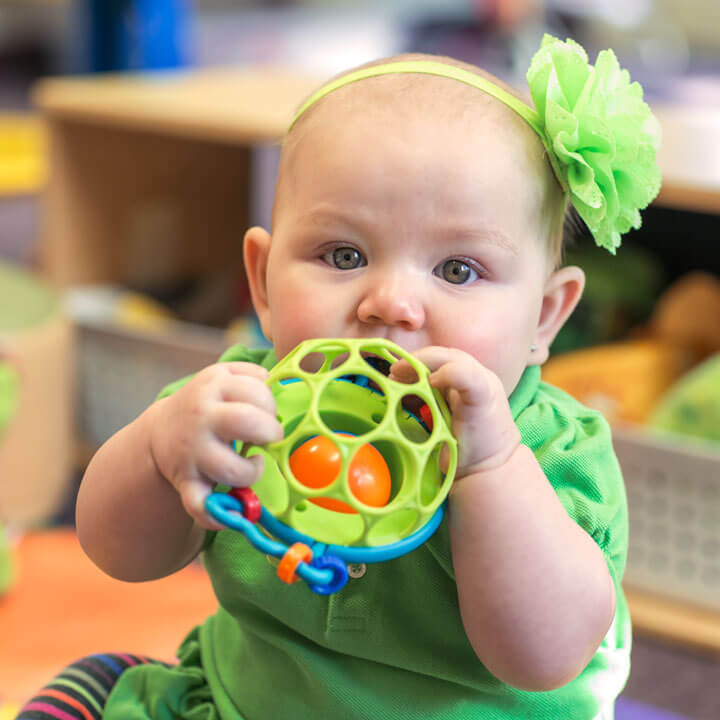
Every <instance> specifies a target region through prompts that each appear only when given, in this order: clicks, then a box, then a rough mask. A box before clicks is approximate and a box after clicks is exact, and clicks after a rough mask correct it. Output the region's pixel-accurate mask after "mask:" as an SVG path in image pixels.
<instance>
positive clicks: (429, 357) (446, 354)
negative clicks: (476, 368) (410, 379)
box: [413, 345, 477, 372]
mask: <svg viewBox="0 0 720 720" xmlns="http://www.w3.org/2000/svg"><path fill="white" fill-rule="evenodd" d="M413 356H414V357H415V358H417V359H418V360H419V361H420V362H421V363H423V365H425V366H426V367H427V368H428V369H429V370H430V372H433V371H435V370H437V369H438V368H440V367H442V366H443V365H446V364H447V363H449V362H453V361H462V360H468V361H472V362H477V361H476V360H474V358H472V357H471V356H470V355H468V354H467V353H466V352H463V351H462V350H456V349H455V348H448V347H443V346H442V345H427V346H426V347H424V348H421V349H420V350H416V351H415V352H414V353H413Z"/></svg>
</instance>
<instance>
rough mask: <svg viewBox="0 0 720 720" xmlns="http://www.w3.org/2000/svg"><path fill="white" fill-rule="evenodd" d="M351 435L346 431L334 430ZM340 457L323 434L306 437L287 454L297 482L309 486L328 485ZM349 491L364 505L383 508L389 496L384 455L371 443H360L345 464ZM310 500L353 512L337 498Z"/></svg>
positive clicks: (339, 462)
mask: <svg viewBox="0 0 720 720" xmlns="http://www.w3.org/2000/svg"><path fill="white" fill-rule="evenodd" d="M337 434H338V435H344V436H345V437H352V436H351V435H349V434H348V433H337ZM341 467H342V456H341V455H340V450H339V449H338V447H337V445H335V443H334V442H333V441H332V440H331V439H330V438H327V437H325V436H324V435H317V436H316V437H314V438H310V439H309V440H306V441H305V442H304V443H303V444H302V445H300V446H299V447H298V448H296V449H295V450H294V451H293V452H292V454H291V455H290V469H291V470H292V473H293V475H294V476H295V477H296V478H297V480H298V482H299V483H301V484H302V485H304V486H305V487H308V488H323V487H327V486H328V485H331V484H332V483H333V482H334V480H335V478H337V476H338V474H339V473H340V468H341ZM348 483H349V485H350V492H352V494H353V495H354V496H355V497H356V498H357V499H358V500H359V501H360V502H361V503H364V504H365V505H370V506H372V507H383V506H384V505H387V502H388V500H389V499H390V489H391V479H390V470H389V469H388V466H387V463H386V462H385V458H383V456H382V455H381V454H380V452H379V451H378V450H377V449H376V448H375V447H373V446H372V445H371V444H370V443H365V444H364V445H361V446H360V447H359V448H358V449H357V450H356V451H355V454H354V455H353V457H352V459H351V460H350V465H349V466H348ZM310 502H312V503H315V504H316V505H320V507H324V508H326V509H328V510H334V511H335V512H342V513H356V512H357V511H356V510H355V508H354V507H352V506H351V505H348V503H346V502H343V501H342V500H338V499H337V498H326V497H320V498H312V499H311V500H310Z"/></svg>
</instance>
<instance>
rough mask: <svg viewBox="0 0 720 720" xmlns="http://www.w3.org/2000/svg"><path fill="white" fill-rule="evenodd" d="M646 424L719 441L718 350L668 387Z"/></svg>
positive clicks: (719, 360)
mask: <svg viewBox="0 0 720 720" xmlns="http://www.w3.org/2000/svg"><path fill="white" fill-rule="evenodd" d="M717 317H720V315H716V318H717ZM716 324H717V321H716ZM649 424H650V425H651V426H652V427H654V428H657V429H659V430H664V431H669V432H672V433H676V434H680V435H685V436H689V437H694V438H699V439H702V440H711V441H714V442H717V443H720V352H719V353H716V354H715V355H713V356H712V357H710V358H708V359H707V360H705V362H703V363H702V364H700V365H698V366H697V367H696V368H694V369H693V370H691V371H690V372H689V373H688V374H687V375H685V376H684V377H683V378H681V379H680V380H679V381H678V382H677V383H676V384H675V385H673V386H672V387H671V388H670V389H669V390H668V392H667V393H666V395H665V396H664V397H663V398H661V400H660V402H659V403H658V405H657V407H656V408H655V411H654V412H653V414H652V416H651V417H650V419H649Z"/></svg>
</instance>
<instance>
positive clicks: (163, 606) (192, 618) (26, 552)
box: [0, 529, 217, 704]
mask: <svg viewBox="0 0 720 720" xmlns="http://www.w3.org/2000/svg"><path fill="white" fill-rule="evenodd" d="M15 557H16V560H17V569H18V573H17V577H16V581H15V583H14V585H13V586H12V588H11V589H10V592H9V593H8V594H7V595H6V596H4V597H2V598H0V704H2V703H3V702H6V703H13V702H14V703H21V702H23V701H25V700H27V699H28V698H29V697H31V696H32V695H33V694H34V693H35V692H36V691H37V690H38V689H40V688H41V687H42V686H43V685H44V684H45V683H46V682H47V681H48V680H49V679H50V678H51V677H52V676H53V675H54V674H56V673H57V672H58V671H59V670H60V669H61V668H63V667H64V666H65V665H67V664H68V663H70V662H72V661H73V660H76V659H77V658H79V657H81V656H83V655H89V654H93V653H98V652H113V651H116V652H129V653H137V654H140V655H148V656H150V657H155V658H158V659H164V660H168V659H170V660H171V659H173V658H174V655H175V650H176V649H177V647H178V645H179V644H180V641H181V640H182V639H183V637H184V636H185V633H187V632H188V631H189V630H190V629H191V628H192V626H193V625H196V624H197V623H198V622H201V621H202V620H203V619H204V618H205V617H207V616H208V615H209V614H211V613H212V612H213V611H214V610H215V609H216V607H217V601H216V600H215V596H214V595H213V592H212V589H211V587H210V581H209V579H208V577H207V575H206V573H205V571H204V570H203V569H202V567H200V566H199V565H198V564H193V565H191V566H189V567H186V568H185V569H184V570H182V571H180V572H179V573H176V574H175V575H172V576H170V577H168V578H163V579H162V580H154V581H152V582H147V583H124V582H120V581H119V580H113V579H112V578H110V577H108V576H107V575H104V574H103V573H102V572H101V571H100V570H98V569H97V568H96V567H95V566H94V565H93V564H92V562H90V560H89V559H88V558H87V556H86V555H85V554H84V553H83V551H82V549H81V547H80V545H79V543H78V541H77V538H76V537H75V533H74V532H73V531H72V530H64V529H63V530H49V531H44V532H39V533H33V534H30V535H27V536H26V537H24V538H23V539H22V540H21V542H20V543H19V545H18V547H17V548H16V552H15Z"/></svg>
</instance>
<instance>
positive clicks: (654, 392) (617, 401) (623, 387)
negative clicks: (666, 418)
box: [542, 338, 697, 423]
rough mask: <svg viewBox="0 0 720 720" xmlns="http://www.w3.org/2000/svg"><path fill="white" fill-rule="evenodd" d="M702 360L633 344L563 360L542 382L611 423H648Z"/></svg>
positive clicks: (656, 344) (657, 343) (668, 348)
mask: <svg viewBox="0 0 720 720" xmlns="http://www.w3.org/2000/svg"><path fill="white" fill-rule="evenodd" d="M696 359H697V358H696V356H695V355H694V354H693V353H692V352H691V351H689V350H687V349H686V348H683V347H681V346H677V345H674V344H672V343H667V342H663V341H661V340H656V339H654V338H648V339H639V340H627V341H622V342H615V343H609V344H604V345H598V346H596V347H591V348H586V349H583V350H576V351H574V352H569V353H564V354H562V355H558V356H556V357H554V358H552V359H550V360H549V361H548V362H547V363H546V364H545V366H544V367H543V371H542V377H543V380H544V381H546V382H549V383H551V384H552V385H556V386H557V387H559V388H561V389H562V390H565V392H567V393H570V395H572V396H573V397H575V398H577V399H578V400H579V401H580V402H582V403H584V404H586V405H588V406H590V407H593V408H595V409H597V410H600V411H601V412H602V413H603V414H604V415H605V416H606V418H607V419H608V421H609V422H610V423H617V422H626V423H644V422H646V421H647V419H648V418H649V417H650V414H651V413H652V411H653V408H654V407H655V405H656V404H657V402H658V401H659V400H660V398H661V397H662V396H663V394H664V393H665V392H666V391H667V390H668V388H670V387H671V386H672V384H673V383H674V382H675V381H676V380H677V379H678V378H680V377H681V376H682V375H683V374H684V373H685V372H687V371H688V370H689V369H690V368H691V367H692V366H693V365H694V364H695V362H696Z"/></svg>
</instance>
